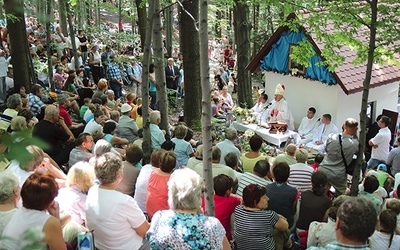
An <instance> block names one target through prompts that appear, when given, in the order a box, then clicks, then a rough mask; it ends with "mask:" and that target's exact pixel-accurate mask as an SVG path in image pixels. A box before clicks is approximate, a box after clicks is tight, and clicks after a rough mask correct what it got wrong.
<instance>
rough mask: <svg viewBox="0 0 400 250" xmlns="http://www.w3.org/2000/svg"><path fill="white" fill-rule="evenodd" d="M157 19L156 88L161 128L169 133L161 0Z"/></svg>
mask: <svg viewBox="0 0 400 250" xmlns="http://www.w3.org/2000/svg"><path fill="white" fill-rule="evenodd" d="M154 5H155V7H154V10H155V13H156V15H155V17H154V23H153V41H154V43H153V46H154V49H153V53H154V59H155V66H156V70H155V72H156V86H157V109H158V110H159V111H160V113H161V123H160V124H159V127H160V128H161V129H164V130H165V131H167V132H168V131H169V119H168V100H167V89H166V82H165V70H164V60H163V59H164V50H163V48H164V45H163V41H162V33H161V32H162V27H161V13H162V12H161V11H160V0H154Z"/></svg>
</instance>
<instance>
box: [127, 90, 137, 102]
mask: <svg viewBox="0 0 400 250" xmlns="http://www.w3.org/2000/svg"><path fill="white" fill-rule="evenodd" d="M135 98H136V95H135V94H134V93H132V92H129V93H128V94H127V95H126V99H127V100H128V101H133V100H134V99H135Z"/></svg>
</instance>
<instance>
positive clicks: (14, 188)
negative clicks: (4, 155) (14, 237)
mask: <svg viewBox="0 0 400 250" xmlns="http://www.w3.org/2000/svg"><path fill="white" fill-rule="evenodd" d="M19 192H20V188H19V184H18V178H17V176H15V174H13V173H11V172H7V171H3V172H0V235H2V234H3V230H4V228H5V227H6V225H7V223H8V222H9V221H10V219H11V217H12V216H13V214H14V213H15V212H16V211H17V202H18V200H19V198H20V195H19Z"/></svg>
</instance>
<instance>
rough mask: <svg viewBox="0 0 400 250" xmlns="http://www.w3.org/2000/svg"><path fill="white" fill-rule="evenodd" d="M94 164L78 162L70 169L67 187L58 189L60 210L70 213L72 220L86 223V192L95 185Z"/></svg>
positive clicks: (81, 223)
mask: <svg viewBox="0 0 400 250" xmlns="http://www.w3.org/2000/svg"><path fill="white" fill-rule="evenodd" d="M93 180H94V173H93V168H92V166H91V165H90V164H89V163H87V162H83V161H80V162H77V163H76V164H74V165H73V166H72V167H71V168H70V169H69V171H68V175H67V181H66V182H65V186H66V187H65V188H61V189H60V190H59V191H58V196H57V199H56V200H57V201H58V203H59V204H60V211H61V213H63V214H69V215H70V216H71V221H74V222H76V223H78V224H79V225H83V226H84V225H86V212H85V203H86V193H87V192H88V190H89V188H91V187H92V186H93V185H94V182H93Z"/></svg>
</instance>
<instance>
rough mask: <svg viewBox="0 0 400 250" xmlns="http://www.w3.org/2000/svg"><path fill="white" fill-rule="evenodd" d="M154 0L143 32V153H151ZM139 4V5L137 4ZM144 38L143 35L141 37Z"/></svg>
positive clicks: (150, 2)
mask: <svg viewBox="0 0 400 250" xmlns="http://www.w3.org/2000/svg"><path fill="white" fill-rule="evenodd" d="M154 1H155V0H149V13H148V15H149V16H148V18H147V23H148V25H147V28H146V32H145V34H147V36H146V41H144V44H143V45H144V46H143V49H144V51H143V52H144V53H143V75H142V107H144V108H143V109H142V113H143V145H142V149H143V152H144V153H145V155H150V153H151V140H150V139H151V137H150V120H149V109H148V107H149V65H150V44H151V33H152V32H151V31H152V29H153V18H154V17H153V16H154ZM138 6H139V5H138ZM138 8H139V7H138ZM142 38H144V37H142Z"/></svg>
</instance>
